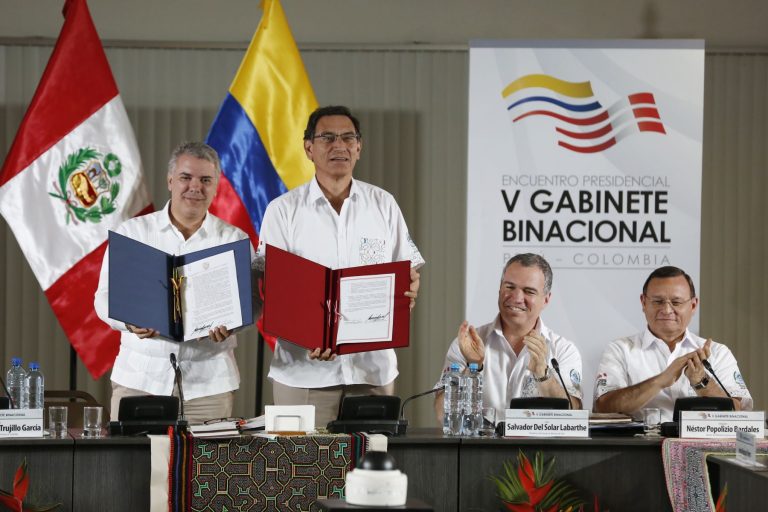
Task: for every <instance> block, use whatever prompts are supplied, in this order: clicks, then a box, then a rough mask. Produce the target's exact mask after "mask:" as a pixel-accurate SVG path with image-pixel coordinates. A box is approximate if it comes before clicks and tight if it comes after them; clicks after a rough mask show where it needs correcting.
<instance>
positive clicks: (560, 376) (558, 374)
mask: <svg viewBox="0 0 768 512" xmlns="http://www.w3.org/2000/svg"><path fill="white" fill-rule="evenodd" d="M549 362H550V364H552V368H554V369H555V373H556V374H557V377H558V378H559V379H560V385H561V386H563V391H565V396H567V397H568V408H569V409H573V404H572V403H571V394H570V393H568V388H567V387H565V381H564V380H563V376H562V375H561V374H560V364H559V363H558V362H557V359H555V358H554V357H553V358H552V359H551V360H550V361H549Z"/></svg>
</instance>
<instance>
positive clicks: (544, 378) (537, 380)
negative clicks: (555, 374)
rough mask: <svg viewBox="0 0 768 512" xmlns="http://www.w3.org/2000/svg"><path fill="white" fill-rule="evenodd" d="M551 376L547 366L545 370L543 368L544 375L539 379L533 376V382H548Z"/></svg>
mask: <svg viewBox="0 0 768 512" xmlns="http://www.w3.org/2000/svg"><path fill="white" fill-rule="evenodd" d="M551 376H552V375H551V374H550V371H549V366H547V367H546V368H544V375H543V376H541V377H537V376H535V375H534V376H533V380H535V381H536V382H546V381H548V380H549V378H550V377H551Z"/></svg>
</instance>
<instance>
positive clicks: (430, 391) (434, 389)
mask: <svg viewBox="0 0 768 512" xmlns="http://www.w3.org/2000/svg"><path fill="white" fill-rule="evenodd" d="M444 389H445V386H438V387H436V388H432V389H430V390H429V391H424V392H423V393H417V394H415V395H413V396H409V397H408V398H406V399H405V400H403V405H402V406H400V419H401V420H403V419H405V417H404V416H403V413H404V412H405V404H407V403H408V402H410V401H411V400H413V399H414V398H419V397H420V396H424V395H431V394H432V393H437V392H438V391H442V390H444Z"/></svg>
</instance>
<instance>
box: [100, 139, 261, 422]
mask: <svg viewBox="0 0 768 512" xmlns="http://www.w3.org/2000/svg"><path fill="white" fill-rule="evenodd" d="M220 174H221V164H220V162H219V155H218V154H217V153H216V150H215V149H213V148H212V147H210V146H209V145H207V144H204V143H202V142H185V143H182V144H181V145H179V146H178V147H177V148H176V149H175V150H174V151H173V154H172V155H171V159H170V162H169V163H168V190H169V191H170V193H171V199H170V201H168V203H167V204H166V205H165V208H163V209H162V210H160V211H159V212H155V213H150V214H148V215H144V216H141V217H134V218H132V219H129V220H127V221H125V222H124V223H123V224H121V225H120V227H119V228H118V229H117V232H118V233H120V234H121V235H125V236H127V237H129V238H132V239H134V240H138V241H139V242H142V243H145V244H147V245H150V246H152V247H155V248H157V249H160V250H161V251H164V252H166V253H168V254H175V255H181V254H187V253H190V252H194V251H199V250H201V249H207V248H210V247H216V246H218V245H221V244H225V243H228V242H235V241H237V240H243V239H247V238H248V235H246V234H245V233H244V232H243V231H242V230H240V229H238V228H236V227H234V226H232V225H230V224H227V223H226V222H224V221H223V220H221V219H219V218H218V217H215V216H213V215H212V214H210V213H208V207H209V206H210V205H211V201H213V197H214V195H215V194H216V188H217V186H218V182H219V176H220ZM251 253H252V256H253V257H255V255H254V254H253V248H251ZM108 301H109V250H107V252H106V253H105V255H104V263H103V265H102V268H101V275H100V277H99V287H98V289H97V290H96V295H95V299H94V305H95V308H96V313H97V314H98V315H99V318H101V319H102V320H103V321H104V322H106V323H107V324H109V325H110V326H111V327H112V328H113V329H115V330H119V331H120V332H121V336H120V352H119V353H118V355H117V359H115V364H114V366H113V368H112V377H111V380H112V399H111V414H110V417H111V419H112V420H117V419H118V410H119V405H120V400H121V399H122V398H123V397H129V396H140V395H171V394H172V393H173V392H174V372H173V369H172V368H171V363H170V355H171V354H172V353H173V354H175V357H176V359H177V360H178V361H179V368H180V369H181V373H182V375H183V382H184V385H183V389H184V407H185V409H184V412H185V415H186V419H187V420H188V421H189V423H190V424H196V423H202V422H203V421H205V420H208V419H212V418H224V417H228V416H231V415H232V403H233V399H234V391H235V390H236V389H237V388H238V387H239V386H240V373H239V372H238V369H237V363H236V361H235V353H234V350H235V347H237V340H236V339H235V336H231V335H230V333H229V332H228V331H227V329H226V328H225V327H224V326H218V327H214V328H213V329H211V330H210V332H209V333H208V338H206V339H203V340H197V341H187V342H184V343H175V342H171V341H166V340H164V339H160V338H157V336H158V332H157V331H156V330H155V329H154V328H153V326H151V325H142V326H136V325H128V324H124V323H122V322H119V321H117V320H114V319H112V318H109V307H108Z"/></svg>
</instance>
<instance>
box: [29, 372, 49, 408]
mask: <svg viewBox="0 0 768 512" xmlns="http://www.w3.org/2000/svg"><path fill="white" fill-rule="evenodd" d="M27 394H28V396H29V409H42V408H43V401H44V400H45V378H44V377H43V372H41V371H40V365H39V364H38V363H29V373H27Z"/></svg>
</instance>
